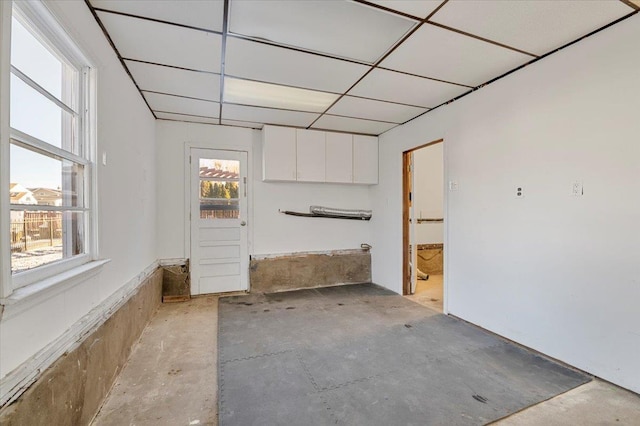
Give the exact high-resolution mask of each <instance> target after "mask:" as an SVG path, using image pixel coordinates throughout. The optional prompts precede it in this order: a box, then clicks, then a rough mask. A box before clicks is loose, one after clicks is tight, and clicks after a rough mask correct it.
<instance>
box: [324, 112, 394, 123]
mask: <svg viewBox="0 0 640 426" xmlns="http://www.w3.org/2000/svg"><path fill="white" fill-rule="evenodd" d="M324 115H326V116H329V117H342V118H350V119H353V120H363V121H373V122H374V123H384V124H402V121H387V120H376V119H374V118H364V117H354V116H353V115H342V114H329V113H325V114H324Z"/></svg>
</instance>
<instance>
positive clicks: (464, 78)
mask: <svg viewBox="0 0 640 426" xmlns="http://www.w3.org/2000/svg"><path fill="white" fill-rule="evenodd" d="M417 52H419V54H417ZM532 59H533V57H531V56H529V55H525V54H523V53H519V52H516V51H513V50H510V49H506V48H503V47H500V46H496V45H494V44H491V43H487V42H484V41H482V40H478V39H475V38H472V37H468V36H465V35H462V34H459V33H456V32H453V31H449V30H445V29H442V28H439V27H436V26H433V25H429V24H425V25H423V26H422V27H421V28H420V29H419V30H418V31H416V32H415V33H413V34H412V35H411V37H409V38H408V39H407V40H406V41H405V42H404V43H402V44H401V45H400V47H398V48H397V49H396V50H394V51H393V53H391V55H389V56H388V57H387V58H386V59H385V60H384V61H382V63H381V66H383V67H385V68H390V69H394V70H399V71H405V72H409V73H412V74H417V75H421V76H424V77H431V78H436V79H438V80H445V81H450V82H452V83H459V84H466V85H469V86H478V85H480V84H482V83H485V82H487V81H488V80H491V79H492V78H494V77H497V76H499V75H501V74H503V73H505V72H507V71H510V70H512V69H513V68H516V67H518V66H520V65H522V64H524V63H526V62H528V61H531V60H532Z"/></svg>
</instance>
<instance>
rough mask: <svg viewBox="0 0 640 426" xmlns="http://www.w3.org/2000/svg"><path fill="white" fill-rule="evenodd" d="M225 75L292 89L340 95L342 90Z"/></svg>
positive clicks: (230, 75)
mask: <svg viewBox="0 0 640 426" xmlns="http://www.w3.org/2000/svg"><path fill="white" fill-rule="evenodd" d="M225 77H229V78H235V79H236V80H242V81H251V82H254V83H264V84H273V85H274V86H281V87H290V88H292V89H301V90H310V91H312V92H320V93H328V94H330V95H340V94H342V92H333V91H331V90H324V89H315V88H312V87H304V86H295V85H292V84H284V83H275V82H273V81H267V80H258V79H255V78H249V77H240V76H237V75H234V74H226V75H225Z"/></svg>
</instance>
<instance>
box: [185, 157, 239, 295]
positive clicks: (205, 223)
mask: <svg viewBox="0 0 640 426" xmlns="http://www.w3.org/2000/svg"><path fill="white" fill-rule="evenodd" d="M190 154H191V155H190V161H191V163H190V170H191V173H190V176H191V247H190V249H191V294H192V295H196V294H207V293H223V292H229V291H242V290H247V289H248V287H249V286H248V283H249V281H248V270H249V251H248V244H247V236H248V230H247V228H248V226H247V225H248V223H247V190H246V176H247V174H246V172H247V153H246V152H242V151H221V150H210V149H195V148H193V149H191V152H190Z"/></svg>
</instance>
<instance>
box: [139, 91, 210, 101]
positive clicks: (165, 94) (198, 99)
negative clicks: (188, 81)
mask: <svg viewBox="0 0 640 426" xmlns="http://www.w3.org/2000/svg"><path fill="white" fill-rule="evenodd" d="M140 91H141V92H143V93H155V94H156V95H164V96H172V97H174V98H182V99H191V100H194V101H202V102H211V103H213V104H218V103H220V102H218V101H212V100H211V99H205V98H196V97H194V96H186V95H176V94H175V93H167V92H159V91H157V90H149V89H140Z"/></svg>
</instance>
